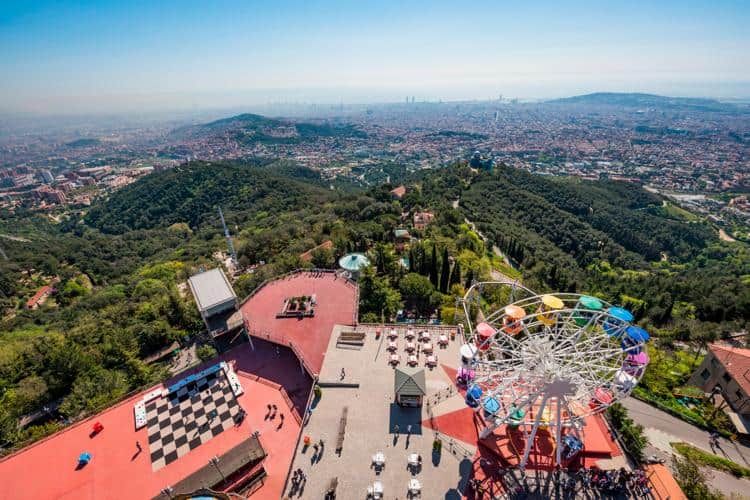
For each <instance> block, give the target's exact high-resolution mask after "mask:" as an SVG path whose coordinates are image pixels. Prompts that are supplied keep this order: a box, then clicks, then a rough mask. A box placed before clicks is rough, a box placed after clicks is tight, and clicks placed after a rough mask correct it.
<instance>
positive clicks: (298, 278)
mask: <svg viewBox="0 0 750 500" xmlns="http://www.w3.org/2000/svg"><path fill="white" fill-rule="evenodd" d="M300 295H315V300H316V305H315V315H314V316H312V317H305V318H302V319H299V318H296V317H294V318H277V317H276V314H277V313H279V312H280V311H281V309H282V307H283V305H284V300H286V299H288V298H289V297H295V296H300ZM240 310H241V311H242V315H243V317H244V318H245V321H246V327H247V329H248V331H249V332H250V334H251V335H253V336H255V337H260V338H263V339H267V340H270V341H271V342H275V343H277V344H283V345H290V344H291V345H292V346H293V349H294V350H295V351H296V353H297V354H298V355H299V356H301V357H302V360H303V362H304V363H305V364H306V365H307V368H308V370H309V371H311V372H312V373H314V374H318V373H320V367H321V366H323V358H324V356H325V352H326V350H327V349H328V340H329V339H330V337H331V330H332V329H333V325H335V324H342V325H353V324H354V322H355V321H356V319H355V317H356V313H357V285H356V284H354V283H352V282H351V281H348V280H346V279H344V278H340V277H338V276H336V275H335V274H334V273H327V272H319V273H313V272H300V273H296V274H293V275H291V276H288V277H285V278H281V279H278V280H276V281H272V282H270V283H268V284H267V285H266V286H264V287H263V288H261V289H260V290H259V291H258V292H256V293H255V295H253V296H252V297H250V298H248V299H247V300H246V301H245V302H244V303H243V304H242V305H241V306H240Z"/></svg>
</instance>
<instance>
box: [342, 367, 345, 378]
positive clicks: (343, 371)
mask: <svg viewBox="0 0 750 500" xmlns="http://www.w3.org/2000/svg"><path fill="white" fill-rule="evenodd" d="M344 377H346V371H345V370H344V368H343V367H342V368H341V380H344Z"/></svg>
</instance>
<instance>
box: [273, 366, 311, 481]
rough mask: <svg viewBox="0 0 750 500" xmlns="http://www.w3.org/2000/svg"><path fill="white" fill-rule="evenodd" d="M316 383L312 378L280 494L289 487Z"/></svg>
mask: <svg viewBox="0 0 750 500" xmlns="http://www.w3.org/2000/svg"><path fill="white" fill-rule="evenodd" d="M317 383H318V377H313V382H312V385H311V386H310V394H308V396H307V403H305V409H304V410H303V413H302V423H300V428H299V434H297V442H296V443H295V444H294V453H293V454H292V459H291V460H289V468H287V471H286V477H285V478H284V488H283V489H282V490H281V491H282V493H283V492H284V491H286V488H287V486H288V485H289V478H290V477H291V475H292V467H294V459H295V457H296V456H297V450H299V443H300V441H301V440H302V433H303V432H304V421H305V417H306V416H307V413H308V411H309V408H310V406H311V405H312V399H313V396H314V395H315V391H314V390H313V389H314V388H315V384H317Z"/></svg>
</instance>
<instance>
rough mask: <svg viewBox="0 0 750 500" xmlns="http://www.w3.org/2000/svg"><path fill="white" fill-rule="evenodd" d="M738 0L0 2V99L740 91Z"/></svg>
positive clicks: (744, 65) (62, 108) (145, 107)
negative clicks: (573, 0) (611, 0)
mask: <svg viewBox="0 0 750 500" xmlns="http://www.w3.org/2000/svg"><path fill="white" fill-rule="evenodd" d="M749 25H750V1H747V0H744V1H723V0H714V1H708V0H706V1H691V0H682V1H671V0H661V1H651V2H647V1H641V0H631V1H621V2H607V1H604V0H599V1H576V2H569V1H565V0H557V1H546V0H526V1H517V2H516V1H505V0H494V1H482V0H474V1H471V2H463V1H457V0H453V1H442V0H431V1H409V0H393V1H392V0H384V1H367V0H349V1H318V0H304V1H295V0H275V1H260V0H243V1H236V2H235V1H220V0H211V1H206V0H202V1H199V2H193V1H191V0H179V1H158V0H151V1H140V0H130V1H105V0H102V1H98V2H89V1H76V2H68V1H65V0H35V1H28V0H27V1H24V2H14V1H13V0H3V1H2V2H0V111H5V112H35V113H81V112H117V111H136V112H140V111H157V110H167V109H175V110H177V109H208V108H211V107H226V106H238V105H254V104H265V103H269V102H317V103H339V102H342V103H368V102H389V101H396V102H399V101H403V100H404V98H405V97H406V96H407V95H410V96H411V95H413V96H415V97H416V98H417V100H437V99H442V100H461V99H486V98H493V97H494V98H496V97H497V96H498V95H499V94H502V95H504V96H506V97H516V98H521V99H544V98H552V97H561V96H567V95H575V94H582V93H587V92H594V91H627V92H631V91H639V92H653V93H659V94H665V95H680V96H705V97H720V98H748V97H750V29H748V26H749Z"/></svg>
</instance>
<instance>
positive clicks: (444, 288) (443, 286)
mask: <svg viewBox="0 0 750 500" xmlns="http://www.w3.org/2000/svg"><path fill="white" fill-rule="evenodd" d="M450 274H451V263H450V259H448V247H445V248H443V263H442V267H441V268H440V291H441V292H443V293H448V280H449V279H450Z"/></svg>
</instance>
